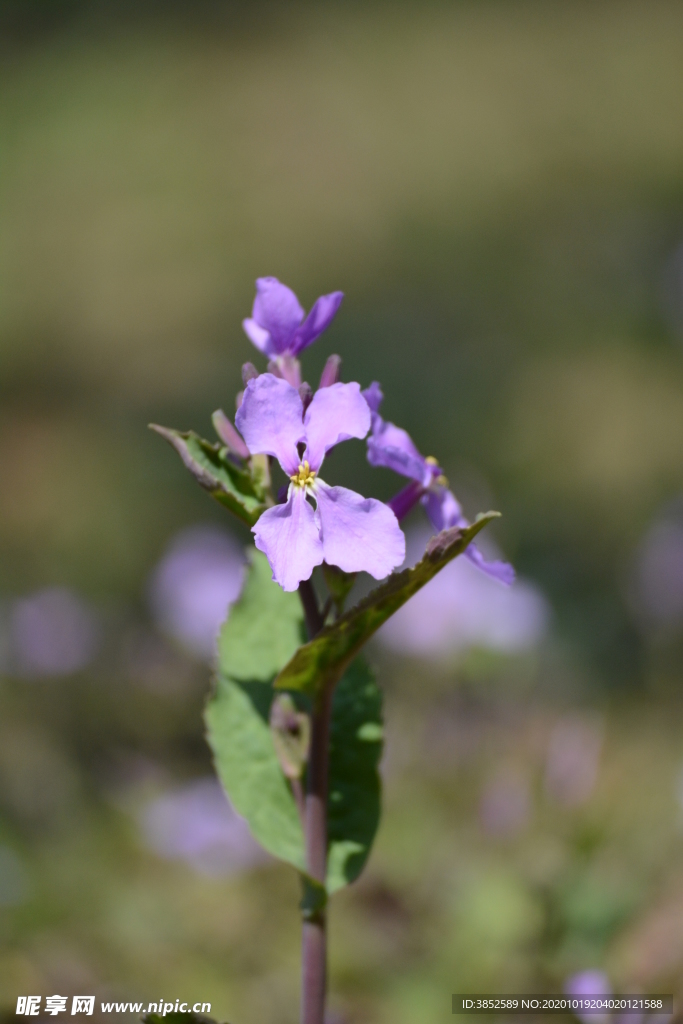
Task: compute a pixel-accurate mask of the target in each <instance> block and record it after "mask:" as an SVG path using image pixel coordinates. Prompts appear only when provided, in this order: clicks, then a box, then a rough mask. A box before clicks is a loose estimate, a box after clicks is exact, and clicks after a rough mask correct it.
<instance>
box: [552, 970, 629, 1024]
mask: <svg viewBox="0 0 683 1024" xmlns="http://www.w3.org/2000/svg"><path fill="white" fill-rule="evenodd" d="M564 991H565V993H566V995H568V996H576V997H577V998H578V999H586V998H589V997H590V996H611V995H612V986H611V985H610V980H609V978H608V977H607V975H606V974H605V972H604V971H597V970H587V971H578V972H577V973H576V974H572V975H570V977H568V978H567V980H566V982H565V985H564ZM576 1016H577V1017H578V1018H579V1020H581V1021H583V1022H584V1024H591V1022H592V1024H606V1022H607V1021H608V1020H609V1019H610V1014H609V1013H577V1014H576ZM634 1020H635V1018H634Z"/></svg>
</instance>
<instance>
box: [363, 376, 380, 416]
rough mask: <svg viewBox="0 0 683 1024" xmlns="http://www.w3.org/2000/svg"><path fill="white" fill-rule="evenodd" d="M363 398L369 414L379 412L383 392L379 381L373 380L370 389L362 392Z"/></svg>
mask: <svg viewBox="0 0 683 1024" xmlns="http://www.w3.org/2000/svg"><path fill="white" fill-rule="evenodd" d="M363 398H364V399H365V401H366V402H367V403H368V405H369V406H370V412H373V413H378V412H379V407H380V405H381V404H382V402H383V401H384V392H383V391H382V388H381V387H380V384H379V381H376V380H373V382H372V384H371V385H370V387H369V388H365V390H364V391H363Z"/></svg>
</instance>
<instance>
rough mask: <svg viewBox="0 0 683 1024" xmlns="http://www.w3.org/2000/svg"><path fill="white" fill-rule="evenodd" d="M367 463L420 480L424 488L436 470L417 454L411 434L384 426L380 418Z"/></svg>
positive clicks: (371, 440) (373, 432) (375, 426)
mask: <svg viewBox="0 0 683 1024" xmlns="http://www.w3.org/2000/svg"><path fill="white" fill-rule="evenodd" d="M368 462H369V463H370V465H371V466H385V467H386V468H387V469H393V471H394V473H400V474H401V475H402V476H407V477H410V478H411V480H419V481H420V483H422V484H423V485H424V486H425V487H428V486H429V485H430V484H431V482H432V479H433V476H434V472H433V467H432V466H430V465H429V463H428V462H427V460H426V459H425V457H424V456H423V455H421V454H420V452H419V451H418V450H417V448H416V447H415V445H414V444H413V441H412V438H411V437H410V434H408V433H407V432H406V431H405V430H402V429H401V428H400V427H397V426H395V425H394V424H393V423H385V422H384V420H382V419H381V418H380V417H379V416H376V418H375V422H374V423H373V431H372V435H371V436H370V437H369V438H368Z"/></svg>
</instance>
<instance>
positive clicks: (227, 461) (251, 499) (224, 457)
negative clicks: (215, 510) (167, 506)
mask: <svg viewBox="0 0 683 1024" xmlns="http://www.w3.org/2000/svg"><path fill="white" fill-rule="evenodd" d="M150 429H151V430H154V431H156V433H157V434H159V435H160V436H161V437H163V438H164V439H165V440H166V441H168V443H169V444H170V445H172V446H173V448H175V450H176V451H177V452H178V454H179V455H180V458H181V459H182V460H183V463H184V464H185V466H187V468H188V469H189V471H190V472H191V473H192V475H193V477H194V478H195V480H196V481H197V482H198V483H199V484H200V485H201V486H202V487H203V488H204V489H205V490H207V491H208V492H209V494H211V495H212V496H213V497H214V498H215V499H216V501H219V502H220V503H221V505H224V506H225V507H226V508H227V509H229V510H230V511H231V512H232V513H233V515H236V516H237V517H238V519H241V520H242V522H243V523H246V524H247V526H253V525H254V523H255V522H256V520H257V519H258V518H259V516H260V515H261V513H262V512H263V511H264V510H265V509H266V507H267V505H268V497H267V492H266V490H265V487H264V479H266V480H267V476H266V478H264V473H263V467H262V466H261V465H260V464H258V465H256V466H255V467H254V471H253V472H250V467H249V464H248V463H247V464H245V466H244V467H242V466H239V465H238V464H237V462H236V461H233V459H232V458H231V457H230V456H229V455H228V452H227V449H226V448H224V447H223V446H222V445H220V444H211V443H210V442H209V441H205V440H204V439H203V438H201V437H199V435H198V434H195V433H194V431H192V430H188V431H185V432H183V431H180V430H171V429H170V428H168V427H160V426H158V425H157V424H156V423H150Z"/></svg>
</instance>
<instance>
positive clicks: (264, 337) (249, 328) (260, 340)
mask: <svg viewBox="0 0 683 1024" xmlns="http://www.w3.org/2000/svg"><path fill="white" fill-rule="evenodd" d="M242 327H243V328H244V333H245V334H246V336H247V337H248V338H249V341H250V342H251V343H252V345H256V348H257V349H258V350H259V352H263V353H264V354H265V355H267V356H270V355H274V354H275V346H274V345H273V339H272V338H271V336H270V334H269V333H268V331H267V330H266V329H265V328H264V327H261V326H260V325H259V324H257V323H256V321H255V320H252V319H251V318H248V319H247V320H243V321H242Z"/></svg>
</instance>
